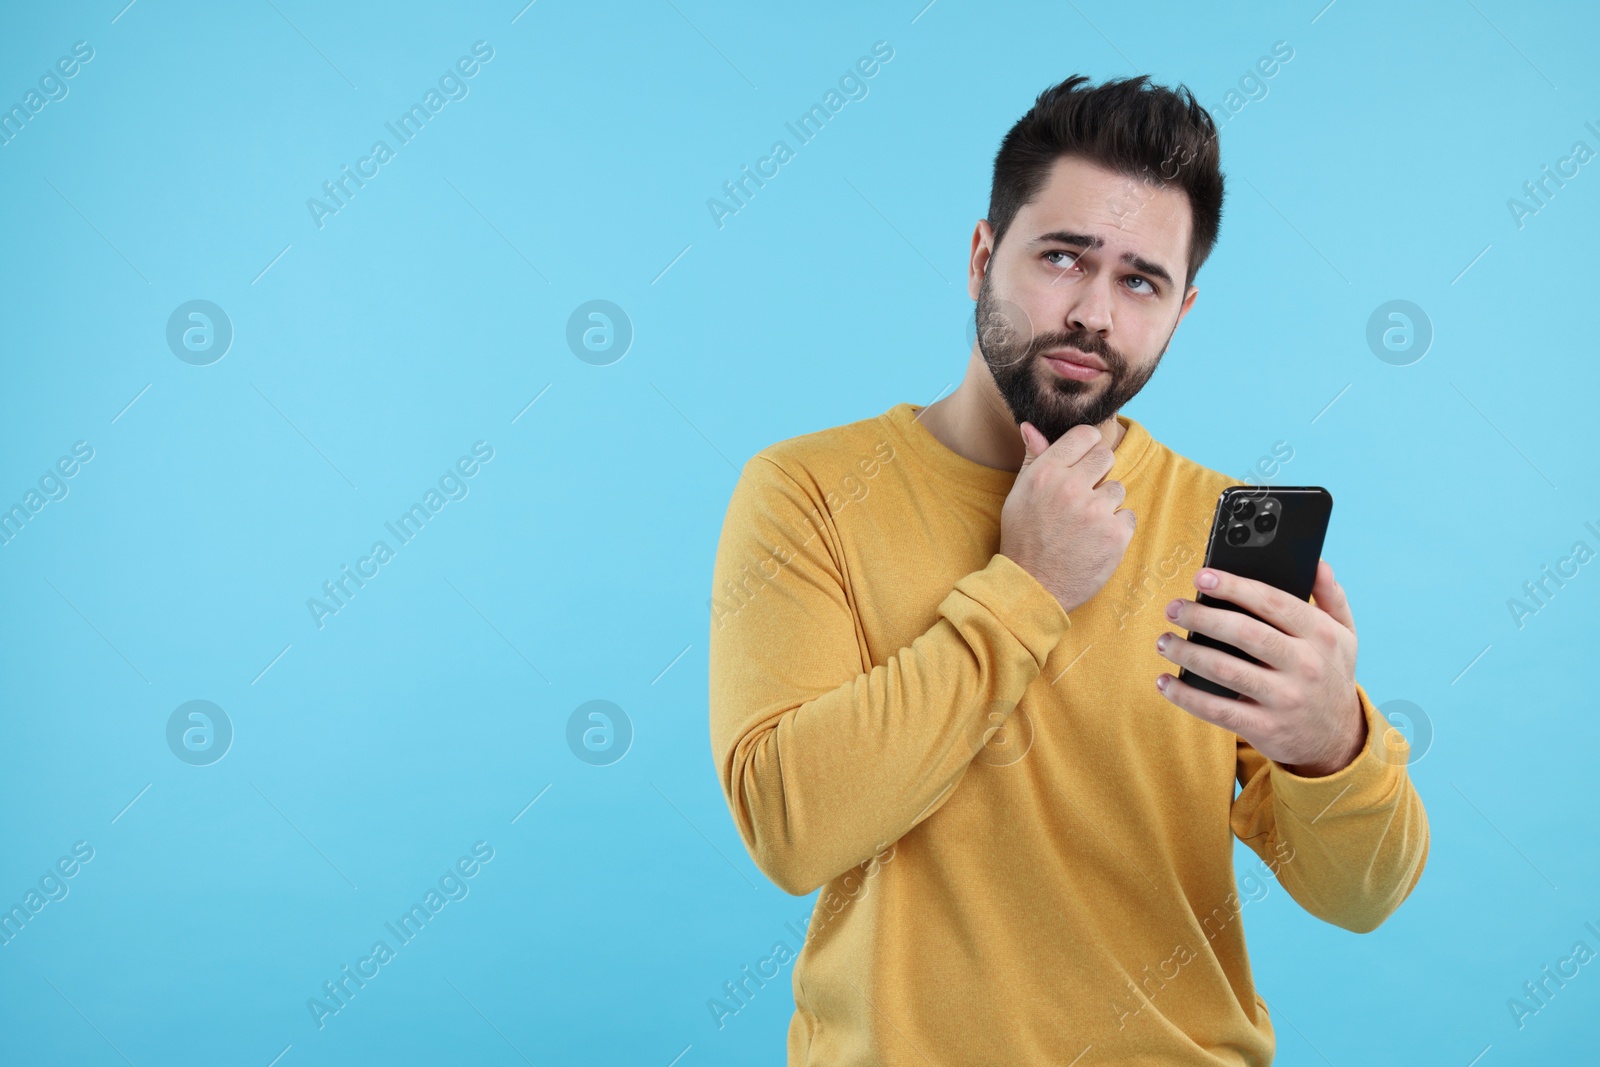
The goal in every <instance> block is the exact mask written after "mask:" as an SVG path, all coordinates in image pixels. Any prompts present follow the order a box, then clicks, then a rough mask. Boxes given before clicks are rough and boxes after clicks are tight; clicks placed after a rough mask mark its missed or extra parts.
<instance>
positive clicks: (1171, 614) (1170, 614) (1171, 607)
mask: <svg viewBox="0 0 1600 1067" xmlns="http://www.w3.org/2000/svg"><path fill="white" fill-rule="evenodd" d="M1182 607H1183V601H1181V600H1174V601H1173V602H1172V603H1170V604H1168V605H1167V618H1169V619H1171V620H1172V621H1173V622H1177V621H1178V611H1179V609H1180V608H1182Z"/></svg>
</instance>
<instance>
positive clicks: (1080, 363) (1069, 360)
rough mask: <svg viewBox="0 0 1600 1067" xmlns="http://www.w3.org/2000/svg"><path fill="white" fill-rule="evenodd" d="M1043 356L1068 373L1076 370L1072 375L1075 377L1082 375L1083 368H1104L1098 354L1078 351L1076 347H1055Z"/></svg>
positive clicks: (1097, 369)
mask: <svg viewBox="0 0 1600 1067" xmlns="http://www.w3.org/2000/svg"><path fill="white" fill-rule="evenodd" d="M1044 358H1045V359H1047V360H1049V361H1050V363H1051V365H1052V366H1054V367H1055V368H1056V369H1057V370H1060V371H1067V372H1069V373H1070V372H1071V371H1073V370H1076V371H1077V375H1074V376H1075V377H1076V376H1080V375H1082V374H1083V372H1084V371H1085V370H1090V371H1102V370H1105V369H1106V365H1105V364H1104V363H1102V362H1101V361H1100V358H1099V357H1098V356H1091V355H1089V353H1087V352H1080V351H1079V350H1078V349H1076V348H1057V349H1054V350H1052V351H1050V352H1046V353H1044Z"/></svg>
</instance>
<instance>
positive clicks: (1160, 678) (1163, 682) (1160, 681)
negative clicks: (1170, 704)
mask: <svg viewBox="0 0 1600 1067" xmlns="http://www.w3.org/2000/svg"><path fill="white" fill-rule="evenodd" d="M1171 680H1172V678H1171V676H1170V675H1166V674H1160V675H1157V676H1156V688H1157V689H1159V690H1161V691H1162V692H1163V693H1165V692H1166V691H1167V683H1168V682H1170V681H1171Z"/></svg>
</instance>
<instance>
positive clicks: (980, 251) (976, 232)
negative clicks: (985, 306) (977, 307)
mask: <svg viewBox="0 0 1600 1067" xmlns="http://www.w3.org/2000/svg"><path fill="white" fill-rule="evenodd" d="M993 255H994V230H993V229H992V228H991V227H990V226H989V220H988V219H979V220H978V224H977V225H976V226H974V227H973V228H972V252H971V255H970V256H969V257H968V259H967V296H968V297H970V298H971V299H973V300H976V299H978V291H979V290H980V289H981V288H982V287H983V276H984V274H985V273H987V272H988V270H989V261H990V259H991V258H992V257H993Z"/></svg>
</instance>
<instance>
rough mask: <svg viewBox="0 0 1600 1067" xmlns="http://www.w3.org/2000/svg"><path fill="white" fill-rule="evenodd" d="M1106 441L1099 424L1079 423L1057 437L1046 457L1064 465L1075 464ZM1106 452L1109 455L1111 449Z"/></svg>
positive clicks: (1108, 468)
mask: <svg viewBox="0 0 1600 1067" xmlns="http://www.w3.org/2000/svg"><path fill="white" fill-rule="evenodd" d="M1104 442H1105V437H1104V435H1103V434H1101V432H1100V428H1099V427H1098V426H1093V425H1091V424H1089V423H1079V424H1078V425H1077V426H1074V427H1072V428H1071V429H1070V430H1068V431H1067V432H1066V433H1064V434H1062V435H1061V436H1060V437H1058V438H1056V439H1055V443H1054V444H1052V445H1051V446H1050V448H1049V449H1048V451H1047V452H1046V454H1045V457H1044V458H1047V459H1049V460H1050V461H1051V462H1053V463H1060V464H1062V465H1064V466H1068V467H1070V466H1074V465H1076V464H1077V463H1078V462H1079V461H1080V460H1082V459H1083V457H1085V456H1087V455H1089V454H1091V453H1092V452H1094V451H1095V449H1096V446H1097V445H1100V444H1103V443H1104ZM1105 452H1106V453H1107V454H1108V455H1109V454H1110V452H1111V450H1110V449H1109V448H1108V449H1105ZM1110 469H1111V468H1110V467H1107V468H1106V470H1110ZM1100 473H1102V474H1103V473H1105V472H1104V471H1101V472H1100ZM1098 480H1099V479H1098V477H1097V478H1096V481H1098Z"/></svg>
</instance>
